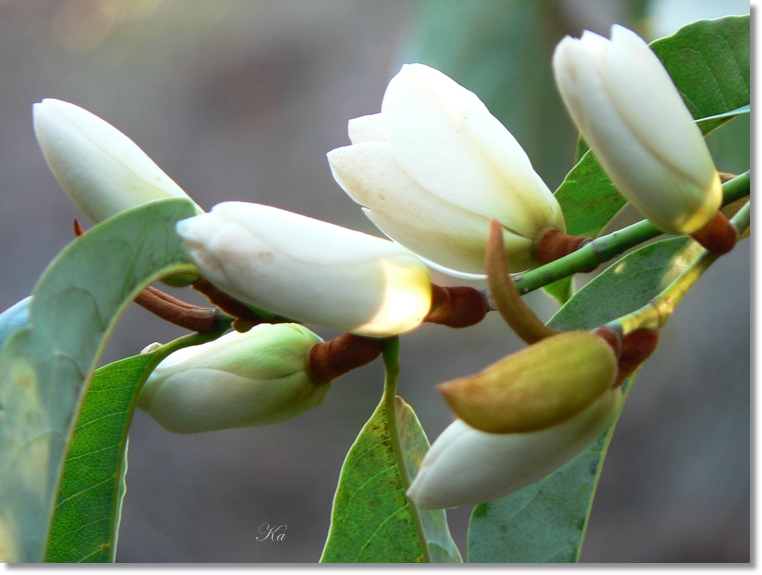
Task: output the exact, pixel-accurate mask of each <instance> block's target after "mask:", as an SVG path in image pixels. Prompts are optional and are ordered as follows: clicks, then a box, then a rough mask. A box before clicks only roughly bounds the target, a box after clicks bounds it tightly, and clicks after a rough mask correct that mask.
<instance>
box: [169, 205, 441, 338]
mask: <svg viewBox="0 0 762 575" xmlns="http://www.w3.org/2000/svg"><path fill="white" fill-rule="evenodd" d="M177 230H178V233H179V234H180V235H181V236H182V237H183V239H184V241H185V248H186V252H187V253H188V256H189V257H190V259H191V260H192V261H193V263H195V264H196V265H197V266H198V268H199V269H200V270H201V271H202V273H203V275H204V276H205V277H206V278H207V279H208V280H209V281H211V282H212V283H213V284H215V285H216V286H218V287H219V288H220V289H223V290H224V291H226V292H228V293H230V294H231V295H233V296H235V297H237V298H239V299H241V300H242V301H245V302H247V303H250V304H252V305H255V306H257V307H261V308H264V309H267V310H269V311H272V312H275V313H279V314H281V315H284V316H286V317H290V318H293V319H295V320H299V321H304V322H306V323H312V324H315V325H322V326H325V327H331V328H334V329H337V330H340V331H347V332H352V333H356V334H359V335H367V336H373V337H388V336H392V335H397V334H399V333H404V332H406V331H410V330H411V329H414V328H416V327H417V326H418V325H419V324H420V323H421V321H423V318H424V317H425V316H426V314H427V313H428V311H429V308H430V306H431V281H430V276H429V272H428V270H427V268H426V266H425V265H424V264H423V263H422V262H421V261H420V260H419V259H418V258H416V257H415V255H413V253H412V252H410V251H408V250H407V249H405V248H403V247H402V246H400V245H398V244H395V243H393V242H390V241H388V240H385V239H381V238H377V237H374V236H370V235H367V234H363V233H360V232H355V231H352V230H348V229H346V228H342V227H339V226H335V225H333V224H329V223H326V222H322V221H319V220H315V219H312V218H308V217H305V216H301V215H298V214H294V213H291V212H287V211H285V210H279V209H277V208H273V207H270V206H263V205H260V204H250V203H245V202H225V203H222V204H218V205H217V206H215V207H214V208H213V209H212V211H211V212H210V213H208V214H204V215H201V216H196V217H194V218H190V219H187V220H183V221H182V222H180V223H178V225H177Z"/></svg>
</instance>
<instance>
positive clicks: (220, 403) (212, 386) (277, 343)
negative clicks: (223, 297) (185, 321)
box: [138, 324, 330, 433]
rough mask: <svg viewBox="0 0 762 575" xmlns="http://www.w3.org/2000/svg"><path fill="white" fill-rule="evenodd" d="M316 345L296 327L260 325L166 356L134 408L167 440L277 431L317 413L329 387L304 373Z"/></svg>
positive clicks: (315, 340)
mask: <svg viewBox="0 0 762 575" xmlns="http://www.w3.org/2000/svg"><path fill="white" fill-rule="evenodd" d="M321 341H322V340H321V339H320V338H319V337H318V336H317V335H315V334H314V333H312V332H311V331H310V330H308V329H307V328H305V327H303V326H301V325H297V324H275V325H271V324H260V325H258V326H256V327H254V328H252V329H251V330H249V331H248V332H246V333H238V332H232V333H229V334H227V335H224V336H222V337H221V338H219V339H217V340H215V341H211V342H209V343H205V344H202V345H198V346H193V347H187V348H183V349H180V350H178V351H176V352H174V353H172V354H171V355H169V356H168V357H167V358H166V359H164V361H162V362H161V363H160V364H159V365H158V367H157V368H156V369H155V370H154V371H153V372H152V373H151V375H150V376H149V377H148V380H147V381H146V383H145V385H144V386H143V390H142V391H141V394H140V398H139V400H138V407H140V408H141V409H143V410H145V411H147V412H148V413H149V415H150V416H151V417H152V418H153V419H155V420H156V421H157V422H158V423H159V425H161V426H162V427H163V428H164V429H166V430H168V431H172V432H174V433H199V432H202V431H216V430H219V429H230V428H233V427H251V426H255V425H270V424H273V423H279V422H281V421H285V420H287V419H290V418H292V417H295V416H297V415H299V414H300V413H302V412H304V411H307V410H308V409H312V408H313V407H317V406H318V405H320V404H321V403H322V402H323V400H324V399H325V397H326V394H327V393H328V389H329V388H330V383H318V382H317V381H315V380H314V379H313V377H312V375H311V373H310V369H309V356H310V350H311V349H312V346H314V345H315V344H316V343H319V342H321Z"/></svg>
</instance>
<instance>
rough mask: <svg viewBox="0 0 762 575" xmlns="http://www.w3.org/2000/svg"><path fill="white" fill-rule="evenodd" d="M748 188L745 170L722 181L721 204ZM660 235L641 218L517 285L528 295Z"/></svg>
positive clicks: (737, 196) (735, 197)
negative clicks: (722, 195)
mask: <svg viewBox="0 0 762 575" xmlns="http://www.w3.org/2000/svg"><path fill="white" fill-rule="evenodd" d="M750 187H751V178H750V174H749V171H748V170H747V171H746V172H744V173H743V174H741V175H739V176H736V177H735V178H733V179H732V180H729V181H727V182H725V183H724V184H723V185H722V188H723V192H724V197H723V205H728V204H730V203H732V202H735V201H736V200H739V199H741V198H743V197H744V196H747V195H749V190H750ZM747 227H748V225H747ZM661 234H662V231H661V230H659V229H658V228H657V227H656V226H654V225H653V224H652V223H651V222H649V221H648V220H643V221H641V222H638V223H637V224H633V225H631V226H627V227H626V228H622V229H621V230H617V231H615V232H613V233H611V234H608V235H606V236H601V237H599V238H596V239H595V240H593V241H592V242H590V243H589V244H587V245H585V246H583V247H581V248H580V249H578V250H577V251H575V252H574V253H572V254H569V255H568V256H564V257H562V258H560V259H557V260H556V261H554V262H551V263H549V264H546V265H544V266H542V267H539V268H537V269H534V270H532V271H529V272H527V273H525V274H523V275H522V277H521V278H518V279H516V287H517V289H518V290H519V293H521V294H522V295H523V294H527V293H529V292H531V291H534V290H536V289H539V288H541V287H543V286H545V285H548V284H550V283H553V282H554V281H557V280H560V279H563V278H565V277H567V276H570V275H573V274H576V273H580V272H584V271H586V270H590V269H594V268H595V267H597V266H598V265H599V264H601V263H603V262H606V261H609V260H610V259H612V258H615V257H616V256H618V255H619V254H621V253H623V252H625V251H627V250H628V249H630V248H632V247H635V246H637V245H639V244H641V243H643V242H645V241H648V240H650V239H653V238H655V237H658V236H660V235H661ZM739 237H740V234H739Z"/></svg>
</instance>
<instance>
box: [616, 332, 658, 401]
mask: <svg viewBox="0 0 762 575" xmlns="http://www.w3.org/2000/svg"><path fill="white" fill-rule="evenodd" d="M658 343H659V330H657V329H636V330H633V331H631V332H630V333H628V334H627V335H625V336H624V338H623V339H622V354H621V355H620V356H619V374H618V375H617V379H616V382H615V383H614V387H617V386H619V385H622V383H624V380H625V379H627V378H628V377H630V376H631V375H632V373H633V372H634V371H635V370H636V369H637V368H638V366H639V365H640V364H641V363H643V362H644V361H645V360H647V359H648V358H649V356H650V355H651V354H652V353H653V352H654V350H655V349H656V346H657V344H658Z"/></svg>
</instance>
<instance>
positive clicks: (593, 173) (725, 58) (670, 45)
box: [556, 16, 751, 237]
mask: <svg viewBox="0 0 762 575" xmlns="http://www.w3.org/2000/svg"><path fill="white" fill-rule="evenodd" d="M650 46H651V48H652V49H653V51H654V52H655V53H656V55H657V56H658V57H659V58H660V59H661V60H662V63H663V64H664V66H665V67H666V68H667V70H668V71H669V73H670V75H671V76H672V79H673V81H674V82H675V85H676V86H677V88H678V90H679V91H680V94H681V95H682V97H683V100H684V101H685V103H686V105H687V106H688V108H689V109H690V111H691V113H692V114H693V117H694V118H696V119H697V122H698V123H699V126H700V127H701V130H702V131H703V132H704V134H708V133H709V132H711V131H712V130H715V129H716V128H718V127H720V126H721V125H722V124H724V123H725V122H728V121H730V120H731V119H733V118H734V117H736V116H737V115H739V114H742V113H745V110H746V108H745V106H748V105H749V104H750V101H749V99H750V96H749V93H750V89H749V86H750V71H751V67H750V56H749V55H750V24H749V16H728V17H726V18H720V19H718V20H700V21H698V22H694V23H693V24H689V25H687V26H685V27H683V28H681V29H680V30H678V31H677V32H676V33H675V34H674V35H672V36H669V37H667V38H661V39H659V40H656V41H654V42H652V43H651V44H650ZM556 198H557V199H558V201H559V203H560V204H561V207H562V209H563V211H564V217H565V218H566V228H567V232H568V233H570V234H572V235H579V236H587V237H595V236H597V235H598V234H599V233H600V232H601V230H602V229H603V228H604V226H605V225H606V224H607V223H608V222H609V221H610V220H611V218H613V217H614V216H615V215H616V214H617V212H619V210H621V209H622V208H623V207H624V205H625V204H626V203H627V200H625V199H624V197H622V195H621V194H620V193H619V192H618V190H617V189H616V187H615V186H614V184H612V183H611V180H609V178H608V176H607V175H606V173H605V172H604V171H603V169H602V168H601V166H600V164H599V163H598V160H597V159H596V158H595V156H594V155H593V153H592V151H588V152H587V153H586V154H585V155H584V156H583V157H582V159H581V160H580V161H579V162H578V163H577V165H576V166H574V168H572V170H571V171H570V172H569V174H568V175H567V176H566V179H565V180H564V182H563V183H562V184H561V186H560V187H559V188H558V190H556Z"/></svg>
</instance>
